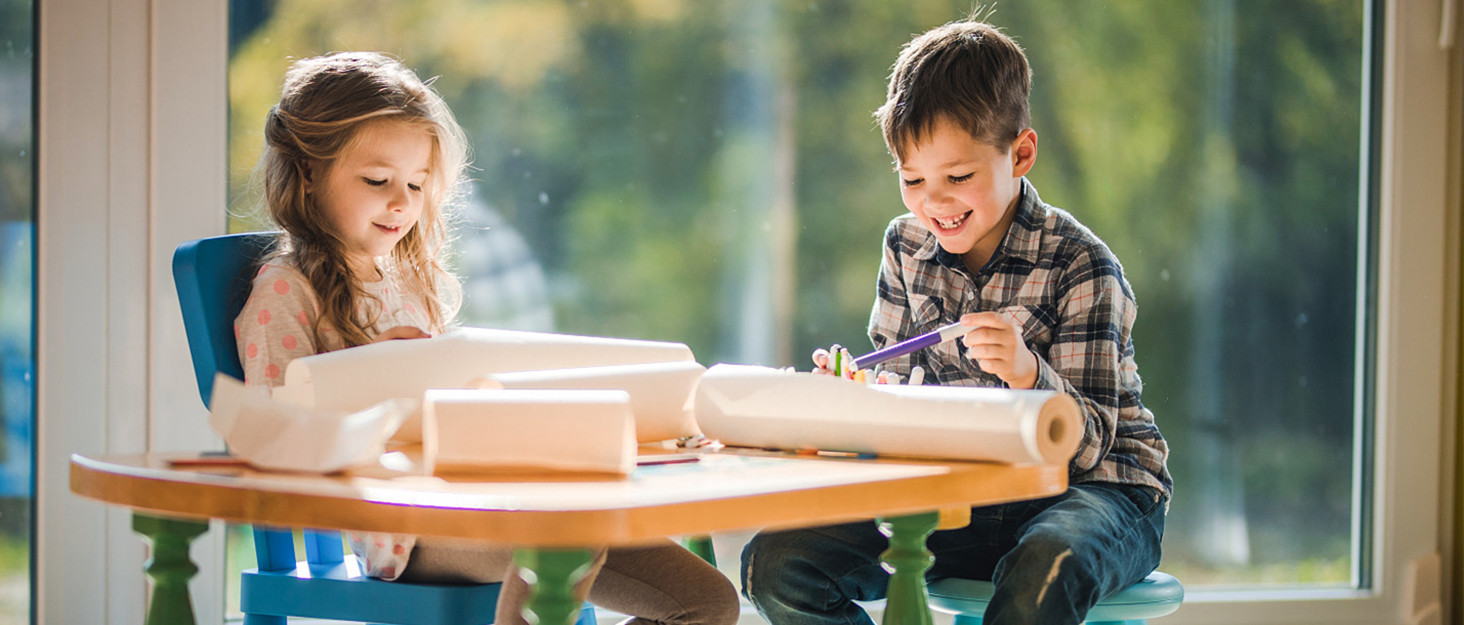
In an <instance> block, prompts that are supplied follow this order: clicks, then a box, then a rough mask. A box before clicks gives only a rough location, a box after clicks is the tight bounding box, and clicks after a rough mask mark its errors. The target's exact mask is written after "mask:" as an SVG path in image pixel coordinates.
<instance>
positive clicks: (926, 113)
mask: <svg viewBox="0 0 1464 625" xmlns="http://www.w3.org/2000/svg"><path fill="white" fill-rule="evenodd" d="M1031 90H1032V69H1031V67H1029V66H1028V65H1027V55H1026V54H1024V53H1023V52H1022V48H1021V46H1018V45H1017V42H1015V41H1012V39H1011V37H1008V36H1006V35H1005V34H1002V32H1001V31H1000V30H999V29H997V28H996V27H995V26H992V25H991V24H987V23H985V22H980V21H974V20H963V21H958V22H951V23H949V24H945V25H944V26H939V27H936V28H933V29H931V30H929V31H926V32H925V33H924V34H922V35H920V36H917V37H915V38H914V39H912V40H911V41H910V43H908V44H905V47H904V48H903V49H902V50H901V51H900V56H899V58H898V59H895V66H894V69H893V71H892V72H891V73H890V87H889V94H888V95H887V96H886V98H885V103H884V104H883V105H882V106H880V107H879V110H877V111H875V113H874V115H875V118H876V119H878V120H879V127H880V130H881V131H883V133H884V140H885V146H886V147H888V148H889V150H890V153H891V154H893V155H895V158H896V159H897V160H904V157H905V148H906V146H908V145H910V144H912V143H918V142H919V141H920V139H921V137H922V136H924V135H925V134H926V133H927V132H929V131H930V129H931V127H932V126H933V125H934V124H935V121H936V119H938V118H940V117H942V116H944V117H946V118H947V119H949V120H950V121H951V122H953V123H955V124H956V125H958V126H960V127H962V128H965V129H966V131H967V132H970V133H971V136H972V137H975V138H976V140H978V141H981V142H982V143H987V144H990V145H993V146H995V147H997V148H998V149H1002V150H1005V149H1006V148H1007V146H1008V144H1009V143H1010V142H1011V141H1012V140H1013V139H1016V138H1017V135H1019V134H1021V132H1022V131H1023V130H1025V129H1027V128H1028V127H1029V126H1031V122H1032V118H1031V114H1030V112H1029V111H1028V108H1027V96H1028V94H1029V93H1030V92H1031Z"/></svg>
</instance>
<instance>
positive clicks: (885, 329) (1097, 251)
mask: <svg viewBox="0 0 1464 625" xmlns="http://www.w3.org/2000/svg"><path fill="white" fill-rule="evenodd" d="M981 311H999V312H1004V313H1006V314H1008V315H1010V316H1012V318H1014V319H1015V320H1016V321H1017V322H1018V323H1020V325H1021V327H1022V335H1023V337H1024V338H1025V339H1026V342H1027V347H1028V349H1030V350H1031V351H1032V353H1033V354H1035V355H1036V356H1037V361H1038V373H1037V383H1036V385H1035V388H1038V389H1049V390H1057V391H1061V392H1064V393H1067V394H1068V395H1069V396H1071V397H1072V398H1073V399H1074V400H1076V401H1077V402H1078V406H1079V407H1080V408H1081V410H1082V415H1083V420H1084V427H1083V440H1082V443H1081V444H1080V445H1079V447H1078V452H1077V454H1076V455H1075V456H1074V457H1073V459H1072V461H1071V463H1070V465H1069V467H1068V470H1069V475H1070V476H1071V477H1070V482H1071V483H1074V484H1077V483H1082V482H1112V483H1120V484H1141V485H1145V486H1150V487H1153V488H1155V489H1158V490H1159V491H1160V492H1162V493H1163V494H1164V495H1165V496H1166V497H1167V496H1169V495H1170V494H1171V492H1172V488H1173V480H1172V479H1171V478H1170V476H1169V470H1168V468H1166V466H1165V461H1166V459H1167V458H1168V456H1169V446H1168V445H1167V444H1166V443H1165V441H1164V437H1163V436H1162V435H1160V433H1159V428H1158V427H1157V426H1156V425H1155V424H1154V415H1153V413H1151V412H1149V410H1148V409H1147V408H1145V407H1144V405H1143V403H1142V402H1140V400H1139V395H1140V393H1141V392H1142V391H1143V382H1142V381H1141V380H1140V379H1139V372H1138V366H1137V365H1136V364H1135V363H1134V346H1133V341H1132V338H1131V332H1132V330H1133V324H1134V316H1135V314H1136V312H1137V305H1136V304H1135V302H1134V296H1133V292H1132V290H1131V289H1130V287H1129V284H1128V281H1127V280H1126V279H1124V277H1123V267H1121V266H1120V265H1119V262H1118V259H1117V258H1116V257H1115V256H1114V255H1113V252H1111V251H1109V249H1108V246H1107V245H1104V243H1103V241H1101V240H1099V238H1098V237H1097V235H1095V234H1093V232H1092V231H1091V230H1089V229H1088V228H1087V227H1085V226H1083V225H1082V224H1081V223H1079V222H1078V221H1077V220H1076V219H1074V218H1073V216H1072V215H1070V214H1068V213H1067V212H1066V211H1064V210H1062V209H1059V208H1056V207H1053V206H1049V205H1047V204H1044V203H1043V202H1042V200H1041V198H1039V197H1037V190H1036V189H1035V188H1034V187H1033V186H1032V185H1031V183H1030V182H1028V181H1026V180H1025V179H1024V180H1023V181H1022V196H1021V198H1020V199H1019V200H1018V201H1017V208H1016V216H1015V219H1014V220H1013V222H1012V226H1011V229H1010V230H1009V231H1008V232H1007V234H1006V237H1005V238H1004V239H1003V240H1002V243H1001V246H1000V247H998V248H997V250H996V252H995V253H994V254H992V257H991V259H990V260H989V261H988V262H987V263H986V266H985V267H982V269H981V271H980V272H978V273H977V274H976V275H971V273H970V271H969V270H968V269H967V268H966V266H965V263H964V261H963V260H962V259H961V258H960V257H959V256H956V255H954V254H951V253H949V252H947V251H945V249H943V248H941V247H940V243H939V242H938V241H937V240H936V238H935V236H934V235H932V234H931V233H930V231H929V230H926V229H925V227H924V226H922V225H920V222H919V221H917V220H916V219H915V217H914V216H913V215H911V214H909V213H906V214H904V215H901V216H899V217H896V218H895V219H894V220H892V221H891V222H890V224H889V226H888V227H887V228H886V230H885V238H884V258H883V260H882V261H881V263H880V269H879V292H878V297H877V298H876V300H875V304H874V311H873V312H872V313H871V315H870V319H869V337H870V339H871V340H872V341H873V342H874V347H875V348H876V349H880V348H883V347H886V346H888V345H892V344H894V343H896V342H899V341H902V340H905V339H908V338H911V337H914V336H917V335H919V334H922V333H925V332H929V331H931V330H935V329H937V328H939V327H941V326H943V325H946V324H948V323H953V322H955V321H957V320H959V319H960V317H961V315H963V314H965V313H971V312H981ZM964 352H965V348H964V346H963V345H962V344H961V343H960V341H950V342H947V343H942V344H940V345H937V346H935V347H930V348H927V349H924V350H920V351H918V352H916V353H914V354H911V355H909V356H905V357H901V358H897V359H894V360H891V361H887V362H886V363H884V364H883V365H881V368H882V369H886V370H890V371H894V372H895V373H899V374H900V375H902V376H907V377H908V376H909V375H910V369H911V367H912V366H913V365H920V366H921V368H923V369H924V370H925V372H926V380H927V381H930V380H932V378H933V379H934V381H935V382H936V383H939V384H943V385H948V386H1005V385H1006V384H1005V383H1004V382H1002V380H1001V379H1000V378H998V377H996V376H995V375H992V374H989V373H986V372H985V371H982V370H981V368H980V367H978V366H977V365H976V363H975V362H974V361H972V360H970V359H968V358H966V357H965V355H964Z"/></svg>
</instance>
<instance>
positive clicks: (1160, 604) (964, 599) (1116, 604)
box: [928, 571, 1184, 625]
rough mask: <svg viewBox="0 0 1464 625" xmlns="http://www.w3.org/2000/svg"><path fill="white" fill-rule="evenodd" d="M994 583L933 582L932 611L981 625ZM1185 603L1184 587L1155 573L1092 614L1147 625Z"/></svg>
mask: <svg viewBox="0 0 1464 625" xmlns="http://www.w3.org/2000/svg"><path fill="white" fill-rule="evenodd" d="M992 588H993V587H992V584H991V582H982V581H976V580H970V579H956V578H946V579H942V580H939V581H935V582H931V583H930V585H929V586H928V589H929V591H930V608H931V609H933V610H940V611H941V612H945V613H948V614H954V615H956V619H955V624H954V625H981V617H982V615H984V614H985V613H986V604H987V602H989V601H991V591H992ZM1183 602H1184V586H1181V585H1180V583H1179V580H1177V579H1174V577H1172V576H1170V575H1166V574H1164V573H1160V572H1159V571H1154V572H1153V573H1150V574H1149V576H1148V577H1146V578H1144V580H1143V581H1141V582H1139V583H1137V584H1134V585H1133V586H1129V587H1128V588H1126V589H1124V590H1121V591H1119V592H1117V593H1115V594H1114V595H1113V596H1111V597H1108V598H1107V599H1104V600H1102V601H1100V602H1098V605H1096V606H1094V607H1093V609H1092V610H1089V611H1088V618H1087V620H1085V621H1083V622H1085V623H1089V624H1091V625H1145V624H1146V623H1148V622H1149V620H1148V619H1151V618H1158V617H1161V616H1164V615H1167V614H1171V613H1173V612H1174V611H1175V610H1178V609H1179V604H1180V603H1183Z"/></svg>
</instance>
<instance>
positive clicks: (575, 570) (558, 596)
mask: <svg viewBox="0 0 1464 625" xmlns="http://www.w3.org/2000/svg"><path fill="white" fill-rule="evenodd" d="M592 559H593V555H592V554H591V553H590V550H588V549H515V550H514V552H513V562H514V565H515V566H517V567H518V570H519V576H520V577H522V578H523V579H524V581H525V582H528V584H529V598H528V601H527V602H526V603H525V604H524V620H526V621H528V622H529V625H541V624H543V625H572V624H573V623H574V622H575V619H576V617H577V615H578V614H579V610H580V602H579V601H578V600H576V599H575V598H574V585H575V584H576V583H578V582H579V581H580V580H581V579H584V577H585V575H586V574H587V573H589V572H590V563H591V561H592Z"/></svg>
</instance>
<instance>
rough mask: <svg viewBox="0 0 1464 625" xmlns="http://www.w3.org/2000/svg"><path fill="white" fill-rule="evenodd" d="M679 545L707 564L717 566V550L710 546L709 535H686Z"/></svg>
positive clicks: (710, 539)
mask: <svg viewBox="0 0 1464 625" xmlns="http://www.w3.org/2000/svg"><path fill="white" fill-rule="evenodd" d="M681 546H683V547H686V550H687V551H690V552H692V553H694V554H696V557H698V558H701V559H702V560H704V561H705V562H706V563H707V564H710V565H712V566H717V550H716V548H714V547H713V546H712V537H711V536H705V535H703V536H686V537H684V538H682V539H681Z"/></svg>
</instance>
